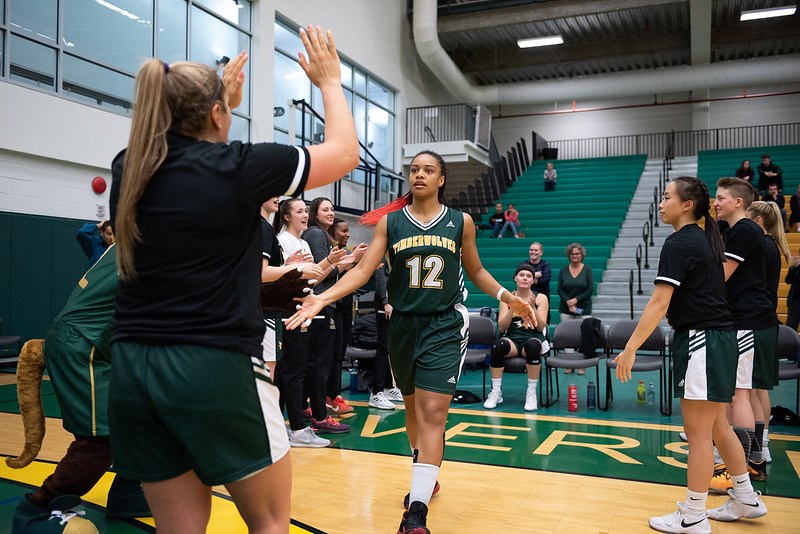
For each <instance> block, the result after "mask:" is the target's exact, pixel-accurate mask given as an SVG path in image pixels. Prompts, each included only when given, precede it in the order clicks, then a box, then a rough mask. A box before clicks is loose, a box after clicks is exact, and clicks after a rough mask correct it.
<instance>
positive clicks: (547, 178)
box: [544, 161, 558, 191]
mask: <svg viewBox="0 0 800 534" xmlns="http://www.w3.org/2000/svg"><path fill="white" fill-rule="evenodd" d="M557 177H558V173H557V172H556V170H555V169H554V168H553V162H552V161H548V162H547V168H546V169H545V170H544V190H545V191H555V190H556V178H557Z"/></svg>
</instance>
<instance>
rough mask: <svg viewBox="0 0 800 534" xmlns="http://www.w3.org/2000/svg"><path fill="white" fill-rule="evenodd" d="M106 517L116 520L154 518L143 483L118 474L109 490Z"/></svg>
mask: <svg viewBox="0 0 800 534" xmlns="http://www.w3.org/2000/svg"><path fill="white" fill-rule="evenodd" d="M106 515H107V516H108V517H113V518H115V519H130V518H134V517H152V515H153V514H152V512H150V507H149V506H148V505H147V499H145V497H144V491H142V484H141V482H139V481H138V480H131V479H129V478H125V477H122V476H120V475H119V474H117V476H116V477H114V482H112V483H111V488H109V490H108V501H107V503H106Z"/></svg>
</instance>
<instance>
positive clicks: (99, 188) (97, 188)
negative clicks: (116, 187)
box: [92, 176, 106, 195]
mask: <svg viewBox="0 0 800 534" xmlns="http://www.w3.org/2000/svg"><path fill="white" fill-rule="evenodd" d="M105 190H106V179H105V178H103V177H102V176H95V177H94V180H92V191H94V192H95V193H97V194H98V195H101V194H103V193H104V192H105Z"/></svg>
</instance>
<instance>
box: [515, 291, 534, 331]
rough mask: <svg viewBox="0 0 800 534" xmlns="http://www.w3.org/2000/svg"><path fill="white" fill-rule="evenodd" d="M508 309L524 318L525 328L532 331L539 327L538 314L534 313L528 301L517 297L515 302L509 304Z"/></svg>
mask: <svg viewBox="0 0 800 534" xmlns="http://www.w3.org/2000/svg"><path fill="white" fill-rule="evenodd" d="M508 307H509V308H511V311H512V312H513V313H514V315H518V316H520V317H521V318H522V322H523V324H524V326H525V328H531V329H532V328H536V327H537V326H538V323H537V321H536V314H535V313H534V312H533V308H532V307H531V305H530V304H528V302H527V301H526V300H523V299H521V298H519V297H516V296H515V297H514V300H512V301H511V302H509V303H508Z"/></svg>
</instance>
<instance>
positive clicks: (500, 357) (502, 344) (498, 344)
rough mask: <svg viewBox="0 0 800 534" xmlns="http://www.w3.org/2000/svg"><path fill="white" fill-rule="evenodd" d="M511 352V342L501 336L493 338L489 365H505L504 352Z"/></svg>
mask: <svg viewBox="0 0 800 534" xmlns="http://www.w3.org/2000/svg"><path fill="white" fill-rule="evenodd" d="M509 352H511V343H510V342H509V341H508V340H507V339H506V338H503V337H501V338H500V339H497V340H495V342H494V345H492V350H491V351H490V352H489V366H490V367H505V365H506V363H505V362H506V354H508V353H509Z"/></svg>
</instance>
